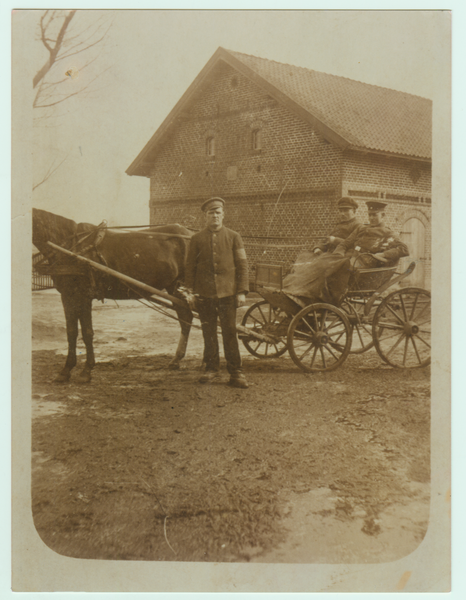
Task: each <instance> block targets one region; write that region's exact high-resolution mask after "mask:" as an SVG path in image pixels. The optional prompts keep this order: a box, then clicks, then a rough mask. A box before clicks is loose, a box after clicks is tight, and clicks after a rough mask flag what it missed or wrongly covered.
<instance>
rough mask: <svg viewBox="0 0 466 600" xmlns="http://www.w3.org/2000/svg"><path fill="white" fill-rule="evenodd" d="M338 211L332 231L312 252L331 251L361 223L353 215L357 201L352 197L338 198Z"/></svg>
mask: <svg viewBox="0 0 466 600" xmlns="http://www.w3.org/2000/svg"><path fill="white" fill-rule="evenodd" d="M337 208H338V212H339V213H340V221H339V223H338V224H337V225H336V227H335V228H334V229H333V230H332V233H331V234H330V235H329V236H328V238H327V239H326V240H325V241H324V242H323V243H322V244H319V245H317V246H315V247H314V248H313V250H312V251H313V252H314V254H317V255H319V254H322V253H323V252H333V251H334V250H335V248H336V247H337V246H338V244H341V242H343V241H344V240H346V238H347V237H348V236H349V235H350V234H351V233H353V231H354V230H355V229H356V227H358V226H359V225H361V221H359V220H358V219H357V218H356V217H355V213H356V210H357V208H358V203H357V202H356V200H353V198H348V197H346V196H345V197H343V198H340V200H338V204H337Z"/></svg>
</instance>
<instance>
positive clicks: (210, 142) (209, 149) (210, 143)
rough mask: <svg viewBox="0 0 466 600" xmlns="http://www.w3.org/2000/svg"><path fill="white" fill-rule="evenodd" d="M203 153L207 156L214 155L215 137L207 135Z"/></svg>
mask: <svg viewBox="0 0 466 600" xmlns="http://www.w3.org/2000/svg"><path fill="white" fill-rule="evenodd" d="M205 153H206V154H207V156H215V138H214V137H213V136H211V137H208V138H207V139H206V141H205Z"/></svg>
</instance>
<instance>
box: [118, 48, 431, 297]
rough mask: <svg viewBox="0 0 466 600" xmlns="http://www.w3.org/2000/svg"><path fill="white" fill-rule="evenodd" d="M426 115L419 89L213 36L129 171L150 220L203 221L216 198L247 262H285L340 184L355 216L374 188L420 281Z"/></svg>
mask: <svg viewBox="0 0 466 600" xmlns="http://www.w3.org/2000/svg"><path fill="white" fill-rule="evenodd" d="M431 122H432V102H431V101H430V100H427V99H425V98H420V97H418V96H413V95H410V94H406V93H403V92H398V91H395V90H391V89H386V88H382V87H378V86H374V85H369V84H366V83H361V82H359V81H354V80H351V79H347V78H344V77H336V76H334V75H328V74H326V73H319V72H317V71H312V70H309V69H305V68H301V67H294V66H291V65H287V64H282V63H278V62H275V61H271V60H266V59H263V58H256V57H254V56H249V55H246V54H241V53H239V52H232V51H230V50H225V49H224V48H219V49H218V50H217V51H216V52H215V54H214V55H213V56H212V58H211V59H210V60H209V62H208V63H207V64H206V65H205V67H204V68H203V69H202V71H201V72H200V73H199V75H198V76H197V77H196V79H195V80H194V81H193V83H192V84H191V85H190V87H189V88H188V89H187V90H186V92H185V93H184V94H183V96H182V97H181V99H180V100H179V102H178V103H177V104H176V106H175V107H174V108H173V110H172V111H171V112H170V114H169V115H168V116H167V118H166V119H165V121H164V122H163V123H162V125H161V126H160V127H159V129H158V130H157V131H156V132H155V134H154V135H153V136H152V138H151V139H150V140H149V142H148V143H147V144H146V146H145V147H144V148H143V149H142V151H141V152H140V154H139V155H138V156H137V157H136V159H135V160H134V161H133V163H132V164H131V165H130V167H129V168H128V170H127V173H128V175H138V176H141V177H149V178H150V215H151V217H150V218H151V223H153V224H162V223H173V222H177V223H181V224H183V225H185V226H188V227H193V228H201V227H202V226H203V223H202V217H201V215H200V212H199V206H200V204H201V202H202V201H203V200H205V199H207V198H209V197H211V196H221V197H222V198H224V199H225V201H226V203H227V210H226V218H225V225H226V226H227V227H231V228H232V229H235V230H237V231H239V232H240V233H241V234H242V235H243V238H244V240H245V243H246V248H247V252H248V258H249V261H250V263H251V265H254V264H255V263H256V262H258V261H261V260H262V261H267V262H270V261H277V260H280V261H284V262H285V263H286V264H290V263H291V262H293V261H294V259H295V257H296V255H297V254H298V252H299V249H300V248H301V247H303V246H306V245H307V246H309V245H313V244H314V243H315V242H317V241H318V240H319V239H320V238H322V237H323V236H325V235H327V234H328V232H329V230H330V229H331V227H332V226H333V224H334V223H335V222H336V221H337V211H336V202H337V200H338V199H339V198H340V197H341V196H351V197H353V198H355V199H356V200H357V201H358V202H359V204H360V209H359V212H360V213H361V214H360V216H361V218H362V219H363V221H365V218H366V210H365V208H366V205H365V201H367V200H370V199H380V200H381V201H383V202H386V203H387V204H388V207H387V219H386V223H387V225H388V226H390V227H391V228H392V229H394V231H396V232H397V233H399V234H400V235H401V238H402V239H403V241H405V242H406V243H407V244H408V246H409V247H410V253H411V255H410V260H412V259H414V260H416V261H417V267H416V269H415V272H414V273H413V275H412V276H411V278H410V280H409V283H410V284H412V285H419V286H422V287H428V286H429V282H430V271H431V251H430V247H431V145H432V144H431ZM266 238H267V239H266Z"/></svg>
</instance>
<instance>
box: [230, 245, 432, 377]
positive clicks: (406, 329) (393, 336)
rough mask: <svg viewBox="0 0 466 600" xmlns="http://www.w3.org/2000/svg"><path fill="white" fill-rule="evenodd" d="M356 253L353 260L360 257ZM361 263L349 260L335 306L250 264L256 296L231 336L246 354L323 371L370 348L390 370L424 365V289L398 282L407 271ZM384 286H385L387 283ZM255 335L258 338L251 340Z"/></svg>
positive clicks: (275, 269) (275, 270)
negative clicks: (285, 358)
mask: <svg viewBox="0 0 466 600" xmlns="http://www.w3.org/2000/svg"><path fill="white" fill-rule="evenodd" d="M363 258H364V255H363V254H361V255H360V256H359V257H358V260H359V259H363ZM414 268H415V263H414V262H413V263H411V264H410V265H409V267H408V269H407V270H406V271H405V272H404V273H401V274H398V273H396V267H383V268H365V267H364V266H363V265H362V260H361V264H360V265H359V264H358V261H356V262H355V264H354V268H353V272H352V276H351V278H350V281H349V288H348V290H347V292H346V294H345V296H344V299H343V301H342V302H341V303H340V304H339V306H337V305H333V304H329V303H326V302H310V303H309V301H306V300H305V299H304V298H299V297H294V296H292V295H290V294H287V293H285V292H284V291H283V290H282V283H283V273H282V266H281V265H269V264H258V265H257V266H256V277H255V290H256V291H257V292H258V293H259V295H260V296H261V297H262V300H260V301H259V302H256V303H255V304H253V305H252V306H251V307H250V308H249V309H248V310H247V312H246V313H245V315H244V317H243V320H242V323H241V327H240V328H239V337H240V338H241V340H242V342H243V344H244V346H245V347H246V349H247V350H248V352H250V353H251V354H252V355H253V356H256V357H258V358H277V357H279V356H282V355H283V354H285V352H286V351H288V352H289V354H290V356H291V358H292V359H293V361H294V363H295V364H296V365H297V366H298V367H299V368H300V369H302V370H303V371H305V372H308V373H311V372H316V371H331V370H333V369H336V368H338V367H339V366H340V365H342V364H343V362H344V361H345V360H346V358H347V357H348V355H349V354H351V353H353V354H361V353H363V352H366V351H367V350H369V349H370V348H372V347H373V346H375V349H376V350H377V352H378V354H379V356H380V357H381V358H382V360H383V361H384V362H385V363H387V364H388V365H391V366H393V367H401V368H405V369H407V368H415V367H424V366H427V365H428V364H429V363H430V335H431V327H430V319H431V296H430V292H429V291H427V290H424V289H421V288H417V287H405V288H403V287H399V284H400V283H401V281H402V280H403V279H405V278H406V277H408V276H409V275H410V274H411V273H412V272H413V270H414ZM395 286H396V289H393V290H392V291H390V290H389V288H394V287H395ZM259 336H260V337H259Z"/></svg>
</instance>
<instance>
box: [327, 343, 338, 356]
mask: <svg viewBox="0 0 466 600" xmlns="http://www.w3.org/2000/svg"><path fill="white" fill-rule="evenodd" d="M324 348H325V349H326V350H327V351H328V352H330V354H331V355H332V356H333V358H334V359H335V360H338V356H335V354H334V353H333V352H332V351H331V350H330V348H329V347H328V345H327V344H324Z"/></svg>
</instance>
